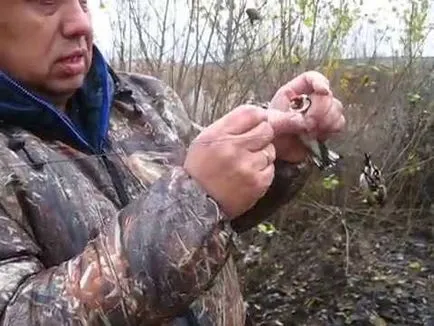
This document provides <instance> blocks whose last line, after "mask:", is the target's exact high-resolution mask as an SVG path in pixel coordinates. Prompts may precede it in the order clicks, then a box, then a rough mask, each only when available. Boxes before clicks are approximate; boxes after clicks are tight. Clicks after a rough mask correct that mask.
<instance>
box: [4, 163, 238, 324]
mask: <svg viewBox="0 0 434 326" xmlns="http://www.w3.org/2000/svg"><path fill="white" fill-rule="evenodd" d="M14 211H15V212H16V213H17V212H18V211H17V210H14ZM12 214H13V212H12V210H11V209H6V207H4V205H0V255H1V257H0V276H1V278H0V307H1V313H2V317H1V324H2V325H79V324H83V325H84V324H86V325H129V324H134V325H136V324H140V325H161V324H163V323H164V322H165V320H167V319H171V318H173V317H174V316H175V315H176V314H178V313H180V312H181V311H183V310H184V309H185V308H186V307H187V306H188V305H189V304H190V303H191V302H192V301H193V300H195V299H196V298H197V297H198V295H199V294H200V293H201V292H202V291H204V289H206V288H207V287H208V286H209V285H210V284H211V282H212V281H213V278H214V276H215V275H216V274H217V273H218V272H219V270H220V268H221V267H222V266H223V265H224V263H225V261H226V259H227V255H228V252H229V250H228V246H229V243H230V241H229V236H230V233H228V232H226V231H225V224H224V223H223V222H222V215H221V214H220V211H219V209H218V207H217V205H216V204H215V203H214V202H213V201H212V200H211V199H210V198H209V197H208V196H207V195H206V194H205V192H204V191H203V190H202V189H201V188H200V186H199V185H197V184H196V183H195V181H194V180H192V179H191V178H190V177H189V176H188V175H187V174H186V173H185V172H184V170H183V169H181V168H174V169H172V170H171V171H170V172H168V174H167V175H164V176H163V177H161V178H160V179H159V180H158V181H156V182H155V183H154V184H153V185H152V187H151V188H150V191H149V192H148V193H147V194H143V195H142V196H141V197H138V198H137V200H135V201H134V202H132V203H131V204H130V205H128V206H126V207H125V208H124V209H123V210H121V211H120V212H119V213H118V215H117V216H116V218H115V219H113V221H112V222H111V224H109V225H107V228H106V229H105V230H104V232H103V233H102V234H100V235H99V236H98V237H96V238H95V239H94V240H92V241H91V242H89V243H88V245H87V246H86V247H85V249H84V251H83V252H82V253H81V254H79V255H77V256H75V257H73V258H71V259H70V260H67V261H64V262H63V263H61V264H59V265H57V266H54V267H51V268H45V267H44V266H43V264H42V263H41V261H40V260H39V259H38V257H40V249H39V248H38V245H37V240H35V239H34V236H33V235H32V234H31V233H32V232H31V229H30V228H28V227H26V226H24V224H23V222H22V218H21V217H20V216H19V215H20V214H19V213H17V214H14V215H13V216H12ZM19 221H21V222H19Z"/></svg>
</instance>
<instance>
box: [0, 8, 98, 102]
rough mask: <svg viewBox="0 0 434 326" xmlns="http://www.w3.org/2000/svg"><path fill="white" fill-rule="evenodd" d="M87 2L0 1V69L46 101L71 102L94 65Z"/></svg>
mask: <svg viewBox="0 0 434 326" xmlns="http://www.w3.org/2000/svg"><path fill="white" fill-rule="evenodd" d="M87 2H88V1H86V0H0V69H1V70H3V71H6V72H8V73H9V74H10V75H12V76H13V77H14V78H16V79H18V80H19V81H21V82H23V83H24V84H25V85H26V86H28V87H30V88H32V89H33V90H35V91H37V92H39V93H41V94H42V95H45V96H47V97H49V98H50V97H51V98H53V99H55V98H64V97H69V96H71V95H72V93H74V91H75V90H76V89H77V88H79V87H80V86H81V85H82V83H83V81H84V77H85V75H86V73H87V72H88V70H89V66H90V63H91V59H92V42H93V40H92V27H91V20H90V14H89V10H88V5H87Z"/></svg>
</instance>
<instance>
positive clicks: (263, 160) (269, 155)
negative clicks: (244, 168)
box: [252, 143, 276, 170]
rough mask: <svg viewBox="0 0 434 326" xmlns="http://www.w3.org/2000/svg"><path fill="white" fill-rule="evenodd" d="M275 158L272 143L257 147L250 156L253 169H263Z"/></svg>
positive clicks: (272, 162) (274, 149)
mask: <svg viewBox="0 0 434 326" xmlns="http://www.w3.org/2000/svg"><path fill="white" fill-rule="evenodd" d="M275 160H276V148H275V147H274V145H273V144H271V143H270V144H268V145H267V146H265V147H264V148H262V149H259V150H258V151H256V152H255V153H254V155H253V156H252V165H253V167H254V168H255V169H258V170H264V169H266V168H267V167H268V166H269V165H270V164H274V161H275Z"/></svg>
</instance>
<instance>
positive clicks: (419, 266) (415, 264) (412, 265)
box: [409, 261, 422, 270]
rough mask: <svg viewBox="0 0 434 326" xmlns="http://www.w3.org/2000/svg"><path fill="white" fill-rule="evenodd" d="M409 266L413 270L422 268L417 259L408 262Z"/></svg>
mask: <svg viewBox="0 0 434 326" xmlns="http://www.w3.org/2000/svg"><path fill="white" fill-rule="evenodd" d="M409 267H410V268H411V269H414V270H420V269H421V268H422V266H421V265H420V263H419V262H417V261H415V262H412V263H410V265H409Z"/></svg>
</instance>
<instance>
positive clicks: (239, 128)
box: [218, 105, 267, 135]
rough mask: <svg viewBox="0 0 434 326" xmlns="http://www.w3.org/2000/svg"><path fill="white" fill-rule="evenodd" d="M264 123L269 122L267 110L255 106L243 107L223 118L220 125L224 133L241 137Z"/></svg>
mask: <svg viewBox="0 0 434 326" xmlns="http://www.w3.org/2000/svg"><path fill="white" fill-rule="evenodd" d="M264 121H267V113H266V110H264V109H262V108H260V107H258V106H254V105H242V106H239V107H237V108H235V109H234V110H232V111H231V112H229V113H228V114H226V115H225V116H223V117H222V118H221V119H220V121H218V124H219V125H222V126H223V130H222V132H224V133H227V134H231V135H239V134H243V133H246V132H248V131H250V130H251V129H253V128H255V127H256V126H258V125H259V124H260V123H262V122H264Z"/></svg>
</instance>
